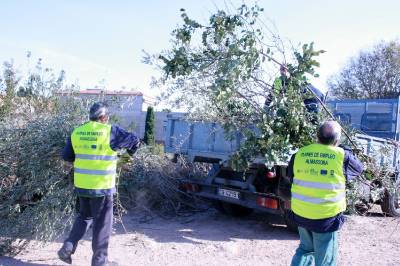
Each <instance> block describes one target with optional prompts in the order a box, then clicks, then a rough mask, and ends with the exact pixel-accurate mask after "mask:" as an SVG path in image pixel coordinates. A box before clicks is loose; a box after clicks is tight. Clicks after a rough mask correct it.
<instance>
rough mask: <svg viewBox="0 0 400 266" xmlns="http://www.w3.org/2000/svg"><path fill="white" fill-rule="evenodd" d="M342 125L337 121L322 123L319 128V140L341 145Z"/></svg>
mask: <svg viewBox="0 0 400 266" xmlns="http://www.w3.org/2000/svg"><path fill="white" fill-rule="evenodd" d="M340 136H341V127H340V125H339V123H338V122H336V121H326V122H324V123H322V125H321V126H320V127H319V130H318V141H319V142H320V143H321V144H325V145H334V146H337V145H339V142H340Z"/></svg>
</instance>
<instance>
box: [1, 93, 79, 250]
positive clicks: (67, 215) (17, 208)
mask: <svg viewBox="0 0 400 266" xmlns="http://www.w3.org/2000/svg"><path fill="white" fill-rule="evenodd" d="M16 101H18V102H24V101H27V99H25V100H24V99H21V98H20V99H16ZM54 103H55V101H54V102H53V104H51V105H49V108H46V109H41V110H40V111H39V110H37V111H36V112H35V113H30V112H28V113H27V114H30V115H29V116H18V115H13V114H12V113H10V115H8V116H4V117H2V118H3V119H2V120H3V121H2V122H1V123H0V238H1V240H2V241H1V244H0V254H4V253H9V252H15V251H17V249H14V248H15V247H16V246H18V247H19V248H21V247H24V244H26V243H28V241H29V240H30V239H38V240H48V239H52V238H54V237H55V236H56V235H58V234H60V233H62V231H63V229H64V228H65V226H66V225H68V223H69V222H70V221H71V214H72V212H73V203H74V200H73V193H72V192H73V189H72V182H71V181H72V176H71V173H70V171H69V170H68V168H67V167H63V162H62V160H61V151H62V149H63V147H64V145H65V140H66V138H67V136H68V134H70V132H71V130H72V128H73V127H74V126H76V125H77V124H80V123H82V121H83V120H82V116H81V114H78V113H76V112H71V110H66V109H64V108H63V110H61V109H58V108H57V107H56V106H55V105H54ZM26 106H29V104H27V105H26ZM13 108H15V110H18V111H22V110H23V108H21V106H20V105H18V106H14V107H13Z"/></svg>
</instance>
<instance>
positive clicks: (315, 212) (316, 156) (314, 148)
mask: <svg viewBox="0 0 400 266" xmlns="http://www.w3.org/2000/svg"><path fill="white" fill-rule="evenodd" d="M343 161H344V150H343V149H342V148H339V147H334V146H329V145H323V144H311V145H308V146H306V147H303V148H301V149H300V150H299V151H298V152H297V153H296V156H295V159H294V166H293V174H294V178H293V184H292V189H291V191H292V202H291V206H292V210H293V212H294V213H295V214H297V215H299V216H301V217H304V218H308V219H324V218H329V217H333V216H335V215H337V214H338V213H340V212H343V211H345V210H346V178H345V176H344V174H343Z"/></svg>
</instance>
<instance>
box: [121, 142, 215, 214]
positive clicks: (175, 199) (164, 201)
mask: <svg viewBox="0 0 400 266" xmlns="http://www.w3.org/2000/svg"><path fill="white" fill-rule="evenodd" d="M208 170H209V169H208V168H207V166H204V165H200V164H196V165H191V164H188V163H186V161H184V160H183V159H182V158H180V160H179V161H178V163H173V162H171V160H170V159H169V158H168V157H166V156H165V155H156V154H154V151H153V150H152V149H150V147H149V146H144V147H142V148H140V149H139V150H138V151H137V152H136V153H135V154H134V155H133V157H132V158H126V161H125V162H124V163H123V166H122V171H121V174H120V182H119V189H118V190H119V194H120V197H121V199H122V203H123V205H124V206H125V207H127V208H130V209H135V210H140V211H144V212H145V214H146V215H153V214H158V215H162V216H173V215H179V214H182V213H184V212H187V211H193V210H197V209H198V207H199V205H198V204H197V203H198V200H197V199H196V197H194V196H193V195H190V194H187V193H186V192H184V191H183V190H182V189H181V187H180V186H181V181H182V180H183V179H185V178H187V177H188V176H197V177H204V176H205V175H206V174H207V172H208Z"/></svg>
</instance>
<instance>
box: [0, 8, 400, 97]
mask: <svg viewBox="0 0 400 266" xmlns="http://www.w3.org/2000/svg"><path fill="white" fill-rule="evenodd" d="M241 2H242V1H235V0H232V1H230V0H225V1H224V0H213V1H212V0H204V1H194V0H185V1H184V0H179V1H178V0H176V1H173V0H171V1H162V0H147V1H128V0H126V1H123V0H115V1H102V0H96V1H95V0H86V1H79V0H68V1H54V0H35V1H30V0H1V1H0V11H1V16H0V25H1V31H0V36H1V37H0V61H1V62H2V61H4V60H10V59H11V58H12V59H14V64H15V65H16V66H17V67H18V68H19V69H21V71H25V70H26V69H27V66H28V62H27V59H26V56H25V55H26V51H28V50H29V51H31V52H32V58H31V62H30V64H31V65H33V63H34V61H35V60H36V59H37V58H39V57H40V58H43V60H44V64H45V65H46V66H50V67H52V68H54V69H55V70H60V69H64V70H66V72H67V77H68V80H69V81H75V80H79V83H80V84H81V86H82V87H85V88H87V87H93V86H95V85H97V84H99V82H100V81H101V80H102V79H105V84H106V85H107V86H108V87H109V88H111V89H119V88H120V87H121V86H126V87H128V88H137V89H139V90H141V91H143V92H144V93H148V94H153V95H154V93H155V92H154V91H150V89H149V82H150V79H151V76H152V75H155V74H157V73H156V72H155V71H154V70H153V69H152V68H151V67H150V66H147V65H144V64H143V63H142V62H141V61H142V56H143V52H142V50H143V49H144V50H146V51H148V52H150V53H157V52H159V51H161V50H162V49H166V48H168V47H169V39H170V32H171V31H172V30H173V29H174V28H175V26H176V25H177V24H178V23H180V17H179V15H180V12H179V9H180V8H181V7H183V8H185V9H186V10H187V12H188V14H189V15H190V16H192V17H194V18H196V19H198V20H200V21H205V20H207V18H208V17H209V15H210V14H211V13H212V12H214V11H215V10H216V8H224V7H225V5H226V4H228V5H231V3H234V4H237V5H240V3H241ZM247 3H250V4H251V3H252V2H250V1H248V2H247ZM258 3H259V5H260V6H262V7H264V8H265V12H264V14H263V18H264V19H265V20H270V21H272V22H273V23H274V24H275V25H276V28H277V29H278V31H279V34H280V35H281V36H282V37H284V38H285V39H288V40H291V41H292V42H293V43H294V44H297V43H306V42H311V41H314V43H315V45H316V47H317V48H320V49H324V50H326V51H327V53H325V54H323V55H322V56H321V57H320V62H321V68H320V70H319V72H320V74H321V78H319V79H318V80H315V81H314V82H313V83H314V84H315V85H317V86H318V87H320V88H321V89H322V90H325V89H326V79H327V77H328V76H329V75H331V74H333V73H335V72H337V71H338V70H339V69H340V68H341V67H342V66H343V65H344V64H345V63H346V61H347V60H348V59H349V58H350V57H351V56H354V55H356V54H357V53H358V52H359V50H360V49H367V48H370V47H371V46H372V45H373V44H375V43H376V42H378V41H381V40H386V41H388V40H393V39H398V38H400V16H399V14H398V13H399V10H400V1H397V0H380V1H375V0H365V1H361V0H353V1H345V0H336V1H318V0H297V1H293V0H292V1H290V0H281V1H272V0H260V1H258Z"/></svg>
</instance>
